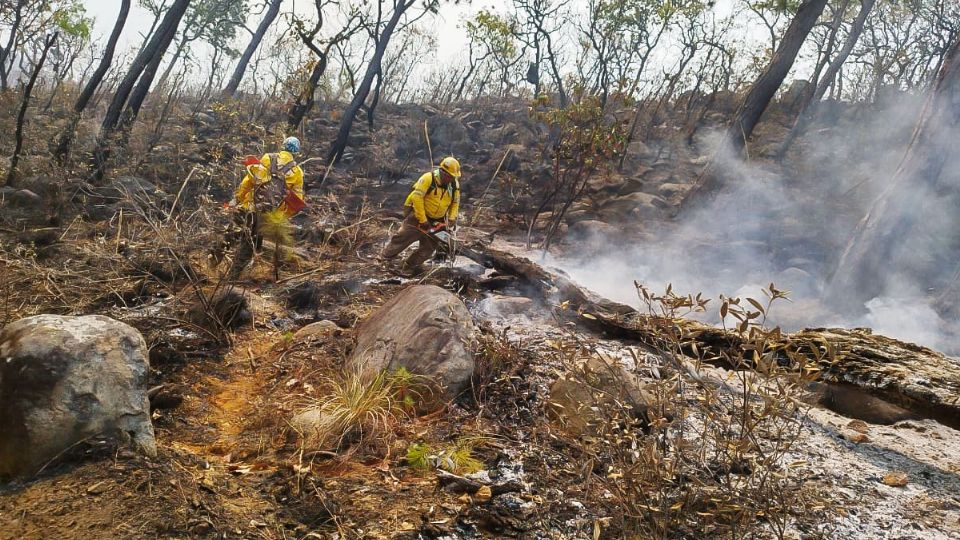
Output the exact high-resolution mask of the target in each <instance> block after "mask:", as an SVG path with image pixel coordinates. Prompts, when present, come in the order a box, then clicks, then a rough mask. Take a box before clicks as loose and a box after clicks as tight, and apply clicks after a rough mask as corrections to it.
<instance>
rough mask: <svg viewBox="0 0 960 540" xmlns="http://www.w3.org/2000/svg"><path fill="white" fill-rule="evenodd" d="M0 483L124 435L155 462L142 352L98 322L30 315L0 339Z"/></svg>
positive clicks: (117, 326) (129, 333) (115, 328)
mask: <svg viewBox="0 0 960 540" xmlns="http://www.w3.org/2000/svg"><path fill="white" fill-rule="evenodd" d="M0 358H2V359H3V362H0V411H2V414H0V476H14V475H20V474H28V473H32V472H35V471H36V470H37V469H38V468H39V467H41V466H42V465H43V464H45V463H47V462H48V461H49V460H51V459H53V458H54V457H55V456H57V455H58V454H60V453H61V452H63V451H64V450H65V449H67V448H69V447H70V446H72V445H74V444H75V443H77V442H78V441H81V440H83V439H86V438H88V437H91V436H94V435H101V434H102V435H113V434H119V433H121V432H122V433H125V434H128V435H130V436H132V438H133V441H134V442H135V443H136V445H137V446H138V447H139V448H140V449H141V450H142V451H143V452H144V453H146V454H147V455H150V456H154V455H156V451H157V450H156V441H155V440H154V435H153V425H152V424H151V423H150V404H149V402H148V399H147V391H146V388H145V384H146V379H147V371H148V369H149V364H148V361H147V346H146V343H145V342H144V340H143V336H141V335H140V332H138V331H137V330H136V329H134V328H133V327H131V326H129V325H126V324H124V323H121V322H119V321H115V320H113V319H110V318H108V317H103V316H100V315H88V316H84V317H71V316H61V315H37V316H35V317H28V318H26V319H21V320H19V321H16V322H14V323H11V324H9V325H7V326H6V327H5V328H4V329H3V331H2V332H0Z"/></svg>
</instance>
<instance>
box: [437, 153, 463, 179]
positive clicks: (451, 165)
mask: <svg viewBox="0 0 960 540" xmlns="http://www.w3.org/2000/svg"><path fill="white" fill-rule="evenodd" d="M440 168H441V169H442V170H444V171H447V172H448V173H449V174H450V176H452V177H454V178H460V162H459V161H457V158H455V157H452V156H447V157H445V158H443V161H441V162H440Z"/></svg>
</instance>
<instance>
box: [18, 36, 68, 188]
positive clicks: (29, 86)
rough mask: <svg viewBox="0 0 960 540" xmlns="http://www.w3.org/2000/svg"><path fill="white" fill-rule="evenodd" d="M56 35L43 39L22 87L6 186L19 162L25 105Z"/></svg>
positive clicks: (27, 103) (25, 112) (25, 115)
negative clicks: (29, 73)
mask: <svg viewBox="0 0 960 540" xmlns="http://www.w3.org/2000/svg"><path fill="white" fill-rule="evenodd" d="M58 35H59V34H57V33H56V32H54V33H53V34H51V35H50V36H49V37H48V38H47V39H46V40H44V42H43V50H42V51H41V53H40V59H39V60H37V65H36V66H34V68H33V73H32V74H31V75H30V80H29V81H27V85H26V86H25V87H24V88H23V101H21V102H20V112H19V114H17V132H16V134H15V135H14V139H15V140H16V143H15V146H14V148H13V155H12V156H10V170H8V171H7V182H6V185H8V186H13V183H14V181H15V180H16V178H17V164H18V163H19V162H20V151H21V150H23V124H24V122H25V121H26V118H27V107H29V106H30V94H31V93H33V85H35V84H36V83H37V77H39V76H40V71H42V70H43V64H44V62H46V61H47V53H48V52H50V47H53V44H54V43H56V42H57V36H58Z"/></svg>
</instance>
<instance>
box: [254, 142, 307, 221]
mask: <svg viewBox="0 0 960 540" xmlns="http://www.w3.org/2000/svg"><path fill="white" fill-rule="evenodd" d="M279 159H280V158H279V156H278V155H277V154H270V179H269V180H267V181H266V182H264V183H262V184H259V185H258V186H257V187H256V188H255V189H254V190H253V207H254V208H255V209H256V211H257V212H271V211H273V210H276V209H277V208H280V204H281V203H283V200H284V198H285V197H286V196H287V174H289V173H290V171H292V170H293V168H294V167H296V166H297V162H296V160H293V159H291V160H290V161H288V162H287V163H286V164H285V165H283V166H278V165H277V161H279Z"/></svg>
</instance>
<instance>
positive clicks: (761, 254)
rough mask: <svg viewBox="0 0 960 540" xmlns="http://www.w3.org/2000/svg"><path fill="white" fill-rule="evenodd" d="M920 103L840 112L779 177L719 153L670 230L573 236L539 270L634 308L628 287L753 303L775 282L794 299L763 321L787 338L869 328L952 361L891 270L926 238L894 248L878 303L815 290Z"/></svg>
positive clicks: (920, 250)
mask: <svg viewBox="0 0 960 540" xmlns="http://www.w3.org/2000/svg"><path fill="white" fill-rule="evenodd" d="M921 105H922V97H920V96H901V98H900V99H899V101H898V102H897V103H896V104H895V105H893V106H888V107H885V108H883V109H878V108H873V109H869V108H866V106H859V105H847V106H845V107H842V108H840V107H838V108H836V109H835V110H836V111H839V112H841V113H842V114H843V115H845V116H844V118H841V119H839V120H838V122H837V123H836V124H835V125H834V126H833V127H829V128H824V127H822V126H820V125H819V124H817V125H815V126H814V127H813V128H811V129H812V130H814V131H812V132H811V133H808V135H807V136H806V137H804V138H803V139H801V140H800V141H798V143H797V144H801V145H802V151H801V152H799V153H796V152H795V153H794V154H793V155H798V156H799V161H797V162H788V163H789V165H788V166H785V167H783V168H782V169H781V167H780V166H779V165H776V164H775V162H774V160H772V159H770V160H767V159H760V160H755V161H753V162H747V161H744V160H743V159H740V158H734V157H732V156H729V155H728V156H718V158H719V161H718V163H719V164H720V167H722V169H723V170H724V172H725V173H726V176H727V178H730V179H732V180H731V184H730V186H729V189H728V190H727V191H725V192H724V193H722V194H720V195H719V196H718V197H717V198H716V199H714V200H712V201H711V202H710V203H709V204H708V205H707V206H705V207H703V208H701V209H699V210H697V211H693V212H688V214H687V215H686V216H684V218H683V220H682V221H681V222H679V223H673V222H669V221H667V222H665V223H661V224H656V225H651V224H644V225H645V226H646V229H647V230H648V232H650V233H651V234H650V235H649V237H650V238H652V239H650V240H645V241H642V242H639V243H632V240H633V239H632V238H629V237H627V238H624V237H623V236H618V237H616V238H610V237H606V236H602V237H597V236H594V237H590V238H574V239H571V240H572V242H570V243H568V246H577V250H578V252H581V253H579V255H577V256H574V257H570V256H569V255H566V254H569V253H573V252H574V250H570V249H568V250H566V251H565V253H566V254H562V255H560V256H559V258H551V259H550V260H549V261H548V262H550V263H551V264H553V265H555V266H559V267H560V268H562V269H563V270H565V271H566V272H567V273H568V274H569V275H570V276H571V277H572V278H573V279H574V280H576V281H578V282H579V283H581V284H583V285H585V286H586V287H588V288H590V289H592V290H594V291H595V292H597V293H599V294H602V295H604V296H606V297H608V298H610V299H612V300H616V301H620V302H623V303H628V304H631V305H634V306H638V303H639V301H638V297H637V293H636V290H635V288H634V285H633V282H634V280H636V281H638V282H640V283H643V284H644V285H645V286H647V287H648V288H650V289H652V290H654V291H663V289H664V288H665V287H666V285H667V284H668V283H670V284H672V285H673V288H674V290H675V291H678V292H684V293H694V294H695V293H698V292H702V293H703V294H704V295H705V296H707V297H710V298H717V297H719V296H720V295H721V294H722V295H725V296H732V297H736V296H739V297H752V298H756V299H762V298H763V296H762V293H761V291H762V289H763V288H764V287H766V286H767V285H768V284H770V283H774V284H776V286H777V287H778V288H779V289H785V290H789V291H791V294H790V298H791V299H792V301H793V302H792V303H784V304H780V305H778V306H776V307H775V308H774V310H773V312H772V320H771V323H772V324H778V325H780V326H782V327H783V328H784V329H786V330H790V331H793V330H799V329H801V328H803V327H820V326H843V327H863V326H867V327H872V328H874V329H875V331H876V332H878V333H882V334H885V335H889V336H891V337H895V338H898V339H902V340H905V341H911V342H915V343H918V344H922V345H926V346H929V347H932V348H938V349H940V350H944V351H946V352H950V353H956V352H958V351H957V348H958V344H956V343H954V342H953V341H955V340H951V339H949V337H948V336H949V332H950V327H951V326H952V325H954V324H955V322H953V321H945V320H944V319H942V318H941V317H940V316H939V315H938V314H937V311H936V310H935V309H934V308H933V307H932V306H931V302H930V298H929V296H930V295H929V294H927V291H925V290H923V289H922V287H919V286H918V285H917V284H914V283H910V282H909V280H906V279H900V276H901V272H900V271H899V270H900V269H904V272H903V273H902V275H908V273H907V272H906V271H905V269H907V268H908V267H909V265H910V262H911V261H910V259H911V258H914V257H916V258H923V257H926V256H927V254H928V253H929V252H932V251H933V250H934V249H937V248H938V246H937V242H936V241H932V242H931V241H930V239H929V238H925V239H911V238H897V239H894V240H893V241H896V242H902V243H903V245H904V249H903V250H901V253H909V254H910V256H909V257H906V256H905V257H897V258H898V259H902V260H894V261H889V265H890V267H889V269H887V270H888V271H887V278H886V280H885V283H884V288H883V291H884V292H883V294H882V295H881V296H879V297H877V298H874V299H872V300H870V301H868V302H866V303H864V304H862V305H837V303H836V302H835V301H833V299H832V298H830V297H828V296H829V295H828V294H826V293H825V286H826V284H827V281H828V280H829V278H830V276H831V274H832V272H833V270H834V266H835V264H836V262H837V260H838V259H839V256H840V254H841V253H842V251H843V249H844V247H845V246H846V244H847V242H848V241H849V240H850V238H851V235H852V233H853V230H854V227H855V226H856V224H857V222H858V221H859V219H860V218H861V217H862V216H863V215H864V213H865V212H866V211H867V210H868V208H869V207H870V204H871V203H872V201H873V200H874V199H875V198H876V196H877V195H878V194H879V193H880V192H881V191H882V189H883V188H884V185H885V182H887V181H888V180H889V179H890V178H891V177H892V172H893V171H895V170H896V167H897V165H898V164H899V162H900V160H901V158H902V156H903V153H904V150H905V148H906V146H907V143H908V141H909V139H910V135H911V133H912V130H913V128H914V126H915V124H916V121H917V117H918V114H919V111H920V107H921ZM714 147H715V145H714ZM752 150H753V151H754V152H756V149H752ZM795 159H797V158H795ZM918 197H919V198H923V199H924V200H922V201H918V200H916V199H917V198H918ZM911 198H912V199H914V200H912V201H910V202H909V204H911V205H918V204H919V205H925V204H926V205H928V207H929V208H931V209H934V211H933V212H932V213H931V215H930V216H929V218H928V219H938V218H937V217H936V216H937V215H938V214H942V213H943V212H948V211H949V209H948V208H943V204H944V203H943V201H942V200H938V199H937V197H936V195H934V194H926V193H921V192H914V193H913V194H912V197H911ZM955 212H956V210H955V209H953V213H955ZM614 225H623V224H614ZM651 228H652V230H651ZM921 240H922V241H921ZM939 247H940V248H943V247H945V246H939ZM583 249H589V251H588V252H582V250H583ZM911 249H913V251H912V252H911ZM925 252H927V253H925ZM717 308H718V306H717V305H716V303H715V302H714V303H713V305H712V309H710V310H709V316H708V317H707V320H709V321H710V322H719V320H718V315H717V314H716V312H717Z"/></svg>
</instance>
